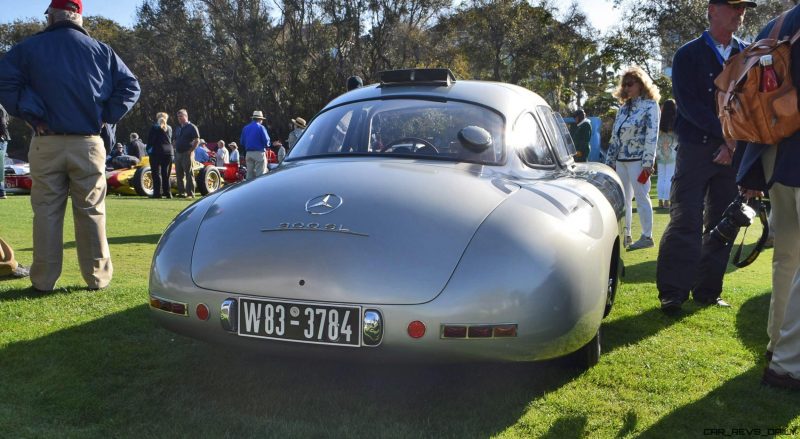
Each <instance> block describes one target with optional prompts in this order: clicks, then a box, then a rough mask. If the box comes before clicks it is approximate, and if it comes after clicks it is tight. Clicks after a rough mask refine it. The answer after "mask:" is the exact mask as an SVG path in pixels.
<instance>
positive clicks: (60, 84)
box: [0, 0, 140, 291]
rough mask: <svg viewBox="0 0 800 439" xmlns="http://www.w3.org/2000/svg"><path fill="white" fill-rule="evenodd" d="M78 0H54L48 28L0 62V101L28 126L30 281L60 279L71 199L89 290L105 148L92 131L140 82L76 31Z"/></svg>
mask: <svg viewBox="0 0 800 439" xmlns="http://www.w3.org/2000/svg"><path fill="white" fill-rule="evenodd" d="M82 13H83V4H82V1H81V0H53V1H52V2H51V3H50V7H49V8H48V9H47V22H48V27H47V28H46V29H45V30H44V31H43V32H41V33H39V34H36V35H34V36H32V37H30V38H28V39H26V40H25V41H23V42H21V43H19V44H17V45H16V46H14V47H13V48H11V50H10V51H9V52H8V53H7V54H6V56H5V57H3V59H2V60H0V102H1V103H2V104H3V105H4V106H5V107H6V109H7V110H8V112H9V113H11V115H13V116H16V117H19V118H21V119H23V120H25V121H26V122H27V123H28V124H29V125H30V126H31V127H33V129H34V137H33V139H32V141H31V145H30V151H29V153H28V159H29V161H30V165H31V178H32V180H33V187H32V189H31V206H32V208H33V264H32V266H31V283H32V284H33V287H34V288H35V289H37V290H41V291H50V290H52V289H53V288H54V287H55V283H56V281H57V280H58V278H59V276H60V275H61V264H62V259H63V234H62V230H63V223H64V209H65V208H66V205H67V196H68V195H71V197H72V212H73V216H74V221H75V241H76V247H77V250H78V261H79V263H80V268H81V274H82V275H83V279H84V280H85V281H86V284H87V286H88V287H89V289H100V288H105V287H106V286H108V284H109V282H110V281H111V276H112V273H113V268H112V265H111V254H110V253H109V250H108V241H107V239H106V217H105V196H106V180H105V156H106V154H105V148H104V146H103V141H102V139H101V138H100V136H99V134H100V131H101V129H102V128H103V126H111V125H113V124H116V123H117V122H119V120H120V119H122V117H123V116H124V115H125V114H126V113H127V112H128V111H129V110H130V109H131V107H133V105H134V103H136V101H137V99H138V98H139V92H140V89H139V82H138V81H137V80H136V78H135V77H134V76H133V74H132V73H131V71H130V70H129V69H128V67H126V66H125V63H123V62H122V60H121V59H120V58H119V57H118V56H117V55H116V53H114V51H113V50H112V49H111V47H109V46H108V45H106V44H103V43H100V42H98V41H97V40H95V39H93V38H91V37H90V36H89V34H88V33H87V32H86V30H85V29H83V27H82V24H83V18H82V15H81V14H82Z"/></svg>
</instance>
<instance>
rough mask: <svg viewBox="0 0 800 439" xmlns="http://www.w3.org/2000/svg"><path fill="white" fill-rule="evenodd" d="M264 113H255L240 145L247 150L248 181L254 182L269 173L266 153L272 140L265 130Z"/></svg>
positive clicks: (246, 127)
mask: <svg viewBox="0 0 800 439" xmlns="http://www.w3.org/2000/svg"><path fill="white" fill-rule="evenodd" d="M263 124H264V113H262V112H261V111H254V112H253V116H252V122H250V123H249V124H247V125H245V127H244V129H242V135H241V138H240V139H239V143H241V144H242V146H243V147H244V150H245V156H244V160H245V164H246V165H247V177H246V179H247V180H252V179H254V178H256V177H258V176H259V175H263V174H266V173H267V157H266V151H267V148H269V145H270V140H269V134H267V129H266V128H264V125H263Z"/></svg>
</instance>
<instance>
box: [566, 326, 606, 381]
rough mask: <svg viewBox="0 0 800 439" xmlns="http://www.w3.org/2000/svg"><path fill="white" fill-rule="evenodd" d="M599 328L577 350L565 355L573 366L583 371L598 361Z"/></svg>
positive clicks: (599, 349)
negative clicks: (587, 341)
mask: <svg viewBox="0 0 800 439" xmlns="http://www.w3.org/2000/svg"><path fill="white" fill-rule="evenodd" d="M601 351H602V349H601V348H600V328H597V333H596V334H595V335H594V337H592V339H591V340H589V343H586V344H585V345H583V346H582V347H581V348H580V349H578V350H577V351H575V352H573V353H571V354H569V355H568V356H567V361H568V362H569V364H570V365H571V366H573V367H574V368H576V369H578V370H581V371H584V370H589V369H591V368H592V367H594V366H595V365H596V364H597V363H599V362H600V352H601Z"/></svg>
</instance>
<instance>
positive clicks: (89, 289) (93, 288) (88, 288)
mask: <svg viewBox="0 0 800 439" xmlns="http://www.w3.org/2000/svg"><path fill="white" fill-rule="evenodd" d="M106 288H108V285H106V286H104V287H86V290H87V291H100V290H105V289H106Z"/></svg>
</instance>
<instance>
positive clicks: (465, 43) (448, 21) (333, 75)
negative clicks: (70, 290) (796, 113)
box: [0, 0, 788, 150]
mask: <svg viewBox="0 0 800 439" xmlns="http://www.w3.org/2000/svg"><path fill="white" fill-rule="evenodd" d="M557 3H558V4H560V5H561V8H559V7H557ZM787 3H788V2H787V1H786V0H767V1H761V2H759V7H758V8H756V9H755V10H749V11H748V16H747V18H746V20H745V27H744V29H742V32H740V34H741V35H742V36H744V37H745V39H748V40H749V39H752V37H753V36H754V35H755V34H756V33H757V32H758V30H759V29H760V28H761V27H762V26H763V25H764V24H765V23H766V22H767V21H768V20H769V19H771V18H772V17H774V16H775V15H777V14H778V13H779V12H780V11H781V10H783V9H785V8H786V7H787ZM707 4H708V2H707V0H674V1H669V2H664V1H661V0H615V7H617V8H619V9H620V10H621V12H622V20H620V22H619V23H618V24H617V25H615V26H613V27H612V28H611V29H609V30H608V31H606V32H605V33H601V32H599V31H598V30H597V29H595V28H593V27H592V26H591V24H590V23H589V21H588V19H587V17H586V16H585V15H584V14H583V13H582V12H581V11H580V10H579V8H578V7H577V5H576V4H575V3H573V4H571V5H569V6H567V7H564V2H563V1H559V2H556V1H553V0H464V1H460V2H452V1H449V0H269V1H268V0H142V1H141V3H140V6H139V7H138V8H137V11H136V20H135V23H134V25H133V26H132V27H131V28H128V27H124V26H121V25H119V24H117V23H115V22H113V21H111V20H108V19H105V18H101V17H85V27H86V28H87V30H88V31H89V32H90V34H91V35H92V36H93V37H95V38H97V39H99V40H101V41H104V42H106V43H109V44H110V45H111V46H112V47H113V48H114V49H115V50H116V51H117V53H118V54H119V55H120V57H121V58H122V59H123V60H124V61H125V62H126V64H128V66H129V67H130V68H131V70H132V71H133V72H134V73H135V74H136V75H137V77H138V78H139V81H140V82H141V85H142V90H143V92H142V96H141V99H140V101H139V103H138V104H137V105H136V107H135V108H134V110H133V111H132V113H131V114H130V115H129V116H127V117H126V118H125V119H124V120H123V121H122V123H121V124H120V126H119V127H118V138H121V139H127V134H128V133H130V132H132V131H138V132H140V133H141V132H143V131H146V130H147V128H148V127H149V126H150V125H151V124H152V123H153V119H154V117H155V114H156V112H158V111H166V112H168V114H170V115H174V114H175V112H176V111H177V110H178V109H180V108H185V109H187V110H188V111H189V114H190V118H191V120H192V121H193V122H195V123H196V124H198V126H199V127H200V130H201V135H202V136H203V137H204V138H205V139H206V140H208V141H216V140H218V139H225V140H234V139H236V138H238V135H239V130H240V129H241V127H242V125H243V124H244V123H245V122H246V121H247V120H248V118H249V115H250V114H252V111H253V110H263V111H264V112H265V113H266V115H267V116H268V125H269V129H270V134H271V135H272V136H273V137H275V138H280V139H283V138H285V137H286V136H287V134H288V132H289V121H290V119H291V118H293V117H297V116H301V117H303V118H305V119H307V120H308V119H310V118H311V117H312V116H313V115H314V114H315V113H317V112H318V111H319V110H320V109H321V108H322V107H323V106H324V105H325V103H327V102H328V101H329V100H330V99H332V98H333V97H335V96H337V95H339V94H341V93H343V92H344V90H345V82H346V79H347V78H348V77H349V76H351V75H359V76H361V77H362V78H364V80H365V83H370V82H374V81H376V80H377V74H378V72H380V71H382V70H388V69H397V68H412V67H448V68H450V69H451V70H453V71H454V72H455V74H456V76H457V77H458V78H461V79H482V80H493V81H503V82H509V83H514V84H519V85H521V86H523V87H527V88H530V89H532V90H534V91H536V92H537V93H539V94H540V95H542V97H544V98H545V99H546V100H547V101H548V102H549V103H550V105H552V106H553V108H554V109H555V110H556V111H560V112H562V113H566V112H570V111H572V110H574V109H576V108H585V109H586V110H587V111H588V112H589V114H592V115H600V116H604V115H613V111H614V109H615V106H616V102H615V101H614V99H613V98H611V95H610V91H611V89H612V88H613V86H614V85H615V83H616V81H617V80H618V78H617V75H618V72H619V71H620V69H621V68H624V67H626V66H628V65H631V64H638V65H641V66H643V67H644V68H645V69H646V70H647V71H648V73H649V74H650V75H651V76H652V77H653V78H654V80H655V81H656V83H657V84H658V86H659V87H660V88H661V89H662V95H663V96H664V97H665V98H666V97H669V95H670V90H669V89H670V80H669V78H668V76H665V75H664V72H665V71H667V68H668V67H669V65H670V62H671V59H672V54H674V52H675V50H677V48H678V47H679V46H680V45H682V44H684V43H685V42H687V41H689V40H691V39H693V38H696V37H697V35H699V34H700V33H701V32H702V31H703V29H705V27H706V26H707V19H706V8H707ZM43 28H44V22H42V21H35V20H34V21H16V22H13V23H6V24H0V54H3V53H5V52H6V51H8V50H9V49H10V48H11V46H12V45H13V44H16V43H17V42H19V41H21V40H22V39H24V38H25V37H27V36H29V35H32V34H33V33H36V32H39V31H41V30H42V29H43ZM170 122H171V123H174V120H171V121H170ZM12 128H13V131H12V135H14V137H15V138H14V140H13V141H12V142H13V143H12V149H14V148H16V149H17V150H19V149H20V148H24V147H25V145H27V139H28V133H27V128H25V127H24V126H23V125H22V124H21V123H20V122H19V121H17V122H16V123H15V124H14V126H13V127H12Z"/></svg>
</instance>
